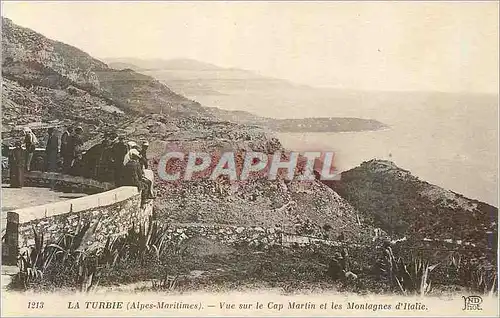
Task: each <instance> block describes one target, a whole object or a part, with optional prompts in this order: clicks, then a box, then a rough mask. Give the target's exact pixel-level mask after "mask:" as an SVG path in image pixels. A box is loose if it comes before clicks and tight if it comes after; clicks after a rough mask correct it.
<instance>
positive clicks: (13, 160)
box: [9, 141, 25, 188]
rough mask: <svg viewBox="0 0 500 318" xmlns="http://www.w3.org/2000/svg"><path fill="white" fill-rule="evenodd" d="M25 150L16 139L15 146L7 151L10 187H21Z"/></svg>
mask: <svg viewBox="0 0 500 318" xmlns="http://www.w3.org/2000/svg"><path fill="white" fill-rule="evenodd" d="M24 152H25V150H24V149H23V148H22V142H21V141H18V142H16V144H15V148H14V149H13V150H12V151H10V153H9V169H10V187H11V188H22V187H23V184H24V169H25V167H24V164H25V162H24V160H25V153H24Z"/></svg>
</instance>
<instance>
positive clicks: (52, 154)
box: [45, 128, 59, 172]
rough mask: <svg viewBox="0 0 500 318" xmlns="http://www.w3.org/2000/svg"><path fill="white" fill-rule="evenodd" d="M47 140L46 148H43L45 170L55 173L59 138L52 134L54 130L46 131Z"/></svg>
mask: <svg viewBox="0 0 500 318" xmlns="http://www.w3.org/2000/svg"><path fill="white" fill-rule="evenodd" d="M47 133H48V134H49V138H48V139H47V146H46V147H45V155H46V160H47V164H46V170H47V171H48V172H55V171H56V170H57V153H58V151H59V138H57V136H56V134H55V133H54V128H49V129H48V130H47Z"/></svg>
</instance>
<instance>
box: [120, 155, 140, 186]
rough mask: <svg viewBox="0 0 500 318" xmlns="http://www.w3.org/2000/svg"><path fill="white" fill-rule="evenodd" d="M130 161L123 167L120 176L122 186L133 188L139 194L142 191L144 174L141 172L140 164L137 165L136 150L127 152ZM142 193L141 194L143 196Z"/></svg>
mask: <svg viewBox="0 0 500 318" xmlns="http://www.w3.org/2000/svg"><path fill="white" fill-rule="evenodd" d="M129 156H130V159H129V160H128V162H127V164H126V165H125V166H124V167H123V175H122V180H121V181H122V182H121V183H122V185H123V186H135V187H137V189H138V190H139V191H140V192H141V191H142V190H143V188H144V187H143V183H142V178H143V177H144V172H143V171H142V168H141V164H140V163H139V158H140V156H141V155H140V153H139V151H138V150H137V149H132V150H130V151H129ZM143 192H144V191H142V193H141V194H143Z"/></svg>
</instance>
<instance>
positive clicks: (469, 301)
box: [462, 296, 483, 311]
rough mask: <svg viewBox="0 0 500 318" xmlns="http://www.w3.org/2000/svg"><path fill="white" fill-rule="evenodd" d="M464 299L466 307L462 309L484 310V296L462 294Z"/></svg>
mask: <svg viewBox="0 0 500 318" xmlns="http://www.w3.org/2000/svg"><path fill="white" fill-rule="evenodd" d="M462 298H463V299H464V308H463V309H462V310H467V311H470V310H482V309H481V303H482V302H483V298H481V296H467V297H465V296H462Z"/></svg>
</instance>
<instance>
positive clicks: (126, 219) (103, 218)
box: [19, 193, 151, 247]
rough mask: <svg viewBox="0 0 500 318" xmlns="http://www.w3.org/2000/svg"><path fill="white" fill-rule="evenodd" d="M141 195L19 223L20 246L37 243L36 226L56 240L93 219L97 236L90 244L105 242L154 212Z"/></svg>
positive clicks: (47, 239) (45, 237)
mask: <svg viewBox="0 0 500 318" xmlns="http://www.w3.org/2000/svg"><path fill="white" fill-rule="evenodd" d="M140 201H141V198H140V195H139V194H137V193H136V194H135V195H132V196H130V197H128V198H127V199H125V200H121V201H117V202H115V203H112V204H110V205H104V206H99V207H96V208H92V209H88V210H83V211H79V212H68V213H65V214H58V215H54V216H49V217H44V218H38V219H34V220H31V221H28V222H24V223H21V224H20V225H19V246H20V247H24V246H31V245H33V244H34V233H33V228H35V230H36V231H37V233H43V235H44V240H45V241H49V242H55V241H57V240H58V239H59V238H60V237H62V236H63V235H64V234H74V233H75V232H76V230H77V229H78V227H79V226H82V225H83V224H85V223H87V222H89V223H90V224H91V227H90V228H91V230H93V229H94V226H95V230H94V231H93V232H94V235H92V237H91V238H89V241H87V242H85V243H86V244H93V243H96V242H99V243H104V242H105V241H106V239H107V237H108V236H110V235H113V234H119V233H124V232H125V231H127V230H128V229H129V227H130V226H132V224H139V223H144V222H145V221H147V219H148V216H149V215H151V208H150V206H145V207H141V204H140Z"/></svg>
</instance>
